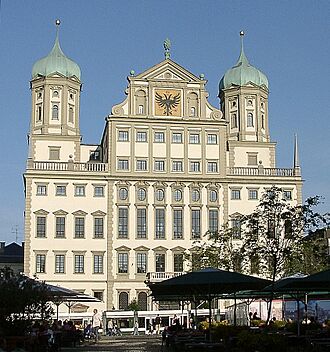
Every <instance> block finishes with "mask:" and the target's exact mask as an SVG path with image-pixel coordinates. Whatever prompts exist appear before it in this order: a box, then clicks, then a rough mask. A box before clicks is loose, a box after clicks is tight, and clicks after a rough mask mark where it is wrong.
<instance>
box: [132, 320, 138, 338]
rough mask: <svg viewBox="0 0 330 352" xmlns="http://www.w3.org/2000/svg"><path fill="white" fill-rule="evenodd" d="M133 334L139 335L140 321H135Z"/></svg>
mask: <svg viewBox="0 0 330 352" xmlns="http://www.w3.org/2000/svg"><path fill="white" fill-rule="evenodd" d="M133 335H135V336H136V335H139V323H138V321H137V320H136V321H135V323H134V330H133Z"/></svg>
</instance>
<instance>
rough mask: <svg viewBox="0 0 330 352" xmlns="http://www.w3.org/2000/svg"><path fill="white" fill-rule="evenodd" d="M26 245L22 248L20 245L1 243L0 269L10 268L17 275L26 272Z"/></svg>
mask: <svg viewBox="0 0 330 352" xmlns="http://www.w3.org/2000/svg"><path fill="white" fill-rule="evenodd" d="M23 263H24V243H22V245H21V246H20V245H19V244H18V243H15V242H12V243H10V244H7V246H6V242H0V268H1V269H2V268H5V267H9V268H11V269H12V270H13V271H14V272H16V273H22V272H23V270H24V265H23Z"/></svg>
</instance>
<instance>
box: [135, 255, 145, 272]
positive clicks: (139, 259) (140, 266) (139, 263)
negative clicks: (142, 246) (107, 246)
mask: <svg viewBox="0 0 330 352" xmlns="http://www.w3.org/2000/svg"><path fill="white" fill-rule="evenodd" d="M136 272H137V273H138V274H145V273H146V272H147V253H137V254H136Z"/></svg>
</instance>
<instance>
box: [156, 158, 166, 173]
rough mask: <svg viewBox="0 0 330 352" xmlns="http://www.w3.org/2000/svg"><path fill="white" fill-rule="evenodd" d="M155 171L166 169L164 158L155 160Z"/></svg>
mask: <svg viewBox="0 0 330 352" xmlns="http://www.w3.org/2000/svg"><path fill="white" fill-rule="evenodd" d="M155 171H165V161H164V160H155Z"/></svg>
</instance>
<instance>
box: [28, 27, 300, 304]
mask: <svg viewBox="0 0 330 352" xmlns="http://www.w3.org/2000/svg"><path fill="white" fill-rule="evenodd" d="M242 38H243V33H242ZM164 47H165V60H164V61H162V62H160V63H159V64H157V65H155V66H153V67H151V68H149V69H147V70H146V71H144V72H142V73H140V74H135V73H134V72H133V71H131V74H130V76H129V77H128V87H127V89H126V91H125V93H126V95H127V97H126V99H125V100H124V101H123V102H122V103H120V104H117V105H114V106H113V108H112V111H111V114H110V115H109V116H108V117H107V118H106V125H105V129H104V132H103V135H102V138H101V142H100V143H99V144H95V145H85V144H83V143H82V142H81V140H82V137H81V134H80V129H79V107H80V91H81V84H82V82H81V73H80V69H79V66H78V65H77V64H76V63H75V62H73V61H72V60H71V59H69V58H68V57H66V56H65V54H64V53H63V51H62V50H61V47H60V44H59V40H58V37H56V40H55V44H54V47H53V49H52V50H51V52H50V53H49V54H48V56H46V57H45V58H42V59H41V60H39V61H37V62H36V63H35V65H34V66H33V70H32V80H31V92H32V112H31V128H30V134H29V156H28V161H27V169H26V172H25V174H24V178H25V192H26V209H25V257H24V268H25V269H24V270H25V273H26V274H28V275H34V274H36V275H37V276H38V277H39V278H40V279H43V280H46V281H47V282H50V283H55V284H59V285H61V286H65V287H69V288H72V289H75V290H77V291H79V292H84V293H87V294H91V295H94V296H96V297H98V298H100V299H101V300H102V303H99V304H98V305H99V307H96V308H99V309H101V310H105V309H107V310H110V309H112V308H113V307H114V308H115V309H124V310H125V309H126V308H127V306H128V304H129V303H130V302H131V301H132V300H133V299H137V301H138V303H139V305H140V308H141V310H150V309H157V307H155V306H153V305H152V303H151V300H150V298H149V297H148V288H147V286H146V285H145V283H144V281H145V279H146V275H147V276H148V278H149V280H151V281H152V280H162V279H165V278H169V277H171V276H173V275H178V274H180V273H181V272H183V271H185V270H186V269H187V268H186V267H185V264H184V260H183V255H184V252H185V251H187V250H190V249H191V248H192V244H193V241H194V240H195V239H198V238H200V237H201V236H202V235H203V234H205V233H206V232H207V231H208V230H210V231H216V230H217V229H218V228H219V227H220V226H221V225H223V224H224V223H227V222H229V224H231V226H234V227H238V228H239V226H238V224H237V218H238V217H239V215H240V214H245V213H250V212H252V211H253V209H254V208H255V206H256V204H257V203H258V199H259V197H260V195H261V193H262V192H263V190H264V189H267V188H269V187H271V186H272V185H277V186H279V187H281V188H282V189H283V196H284V197H285V198H286V199H288V200H290V201H292V202H294V203H297V202H298V203H300V202H301V197H302V195H301V186H302V179H301V176H300V167H299V162H298V151H297V147H296V145H295V153H294V165H293V168H291V169H284V168H277V167H276V160H275V156H276V153H275V146H276V144H275V143H274V142H272V141H271V139H270V132H269V127H268V126H269V125H268V93H269V90H268V80H267V78H266V76H265V75H264V74H263V73H262V72H261V71H259V70H258V69H257V68H255V67H253V66H252V65H251V64H250V63H249V61H248V59H247V57H246V56H245V54H244V51H243V45H242V47H241V53H240V56H239V59H238V61H237V63H236V64H235V65H234V66H233V67H232V68H231V69H230V70H228V71H227V72H226V73H225V75H224V76H223V77H222V78H221V80H220V84H219V98H220V106H219V109H217V108H216V107H213V106H211V105H210V104H209V103H208V101H207V97H208V93H207V91H206V83H207V81H206V80H205V79H204V76H203V75H200V76H199V77H197V76H195V75H194V74H192V73H191V72H189V71H187V70H186V69H185V68H183V67H182V66H180V65H179V64H177V63H176V62H174V61H172V60H171V59H170V43H169V41H165V45H164ZM91 128H92V121H91ZM237 240H239V232H238V235H237ZM94 307H95V305H93V307H92V308H94Z"/></svg>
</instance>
